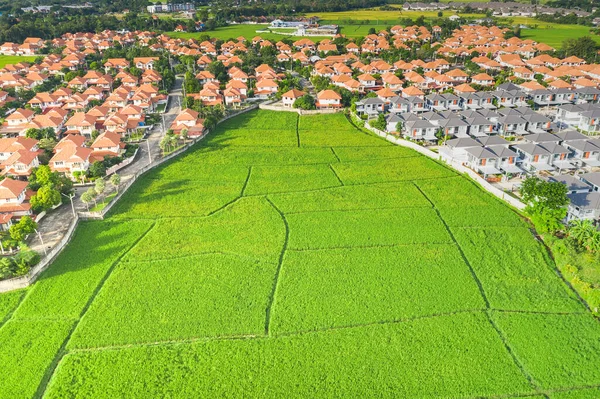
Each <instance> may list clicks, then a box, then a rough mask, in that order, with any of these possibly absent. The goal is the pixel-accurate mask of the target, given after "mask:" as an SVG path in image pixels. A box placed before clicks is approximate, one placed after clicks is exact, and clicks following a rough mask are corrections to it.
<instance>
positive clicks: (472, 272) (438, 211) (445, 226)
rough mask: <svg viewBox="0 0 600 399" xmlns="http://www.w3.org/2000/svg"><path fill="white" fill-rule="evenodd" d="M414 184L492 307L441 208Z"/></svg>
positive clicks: (487, 305) (488, 306) (482, 295)
mask: <svg viewBox="0 0 600 399" xmlns="http://www.w3.org/2000/svg"><path fill="white" fill-rule="evenodd" d="M413 184H414V185H415V187H416V188H417V190H419V192H420V193H421V194H422V195H423V197H425V199H426V200H427V201H429V203H430V204H431V207H432V208H433V210H434V211H435V213H436V214H437V216H438V219H439V220H440V222H442V224H443V225H444V228H445V229H446V232H447V233H448V235H449V236H450V239H451V240H452V241H453V242H454V244H455V245H456V247H457V248H458V251H459V252H460V256H461V257H462V259H463V262H465V264H466V265H467V267H468V268H469V271H470V272H471V276H472V277H473V280H475V283H476V284H477V287H478V288H479V293H480V294H481V297H482V299H483V301H484V302H485V307H486V309H490V301H489V300H488V297H487V295H486V293H485V289H484V288H483V284H482V283H481V280H479V277H478V276H477V273H475V269H473V266H471V263H470V262H469V260H468V259H467V256H466V255H465V253H464V251H463V249H462V247H461V246H460V244H459V243H458V241H457V240H456V237H454V234H453V233H452V230H450V226H448V223H446V220H444V218H443V217H442V214H441V213H440V210H439V209H438V208H437V207H436V206H435V203H434V202H433V201H432V200H431V198H429V196H427V194H425V192H424V191H423V190H422V189H421V187H419V185H418V184H417V183H415V182H413Z"/></svg>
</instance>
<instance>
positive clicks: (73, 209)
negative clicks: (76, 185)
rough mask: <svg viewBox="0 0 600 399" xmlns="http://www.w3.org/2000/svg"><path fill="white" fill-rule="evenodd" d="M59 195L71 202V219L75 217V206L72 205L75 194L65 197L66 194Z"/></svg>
mask: <svg viewBox="0 0 600 399" xmlns="http://www.w3.org/2000/svg"><path fill="white" fill-rule="evenodd" d="M61 195H64V196H65V197H67V198H68V199H70V200H71V211H73V217H75V216H76V213H75V205H73V198H74V197H75V194H71V195H67V194H64V193H61Z"/></svg>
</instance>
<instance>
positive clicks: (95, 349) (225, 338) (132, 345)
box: [65, 334, 269, 356]
mask: <svg viewBox="0 0 600 399" xmlns="http://www.w3.org/2000/svg"><path fill="white" fill-rule="evenodd" d="M255 339H269V337H267V336H265V335H263V334H240V335H222V336H215V337H191V338H182V339H172V340H165V341H154V342H136V343H130V344H117V345H108V346H95V347H88V348H73V349H70V350H69V352H68V353H66V354H65V356H69V355H76V354H78V353H87V352H108V351H120V350H124V349H135V348H147V347H152V346H174V345H186V344H189V345H192V344H195V343H198V342H218V341H245V340H255Z"/></svg>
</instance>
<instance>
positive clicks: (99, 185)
mask: <svg viewBox="0 0 600 399" xmlns="http://www.w3.org/2000/svg"><path fill="white" fill-rule="evenodd" d="M104 190H106V182H105V181H104V179H96V183H95V184H94V191H95V192H96V194H98V195H101V194H102V193H103V192H104Z"/></svg>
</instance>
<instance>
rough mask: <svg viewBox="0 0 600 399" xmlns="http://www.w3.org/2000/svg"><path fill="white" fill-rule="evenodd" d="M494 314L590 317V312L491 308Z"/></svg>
mask: <svg viewBox="0 0 600 399" xmlns="http://www.w3.org/2000/svg"><path fill="white" fill-rule="evenodd" d="M490 310H491V311H493V312H498V313H517V314H540V315H552V316H574V315H589V314H590V312H588V311H581V312H552V311H543V310H514V309H496V308H490Z"/></svg>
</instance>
